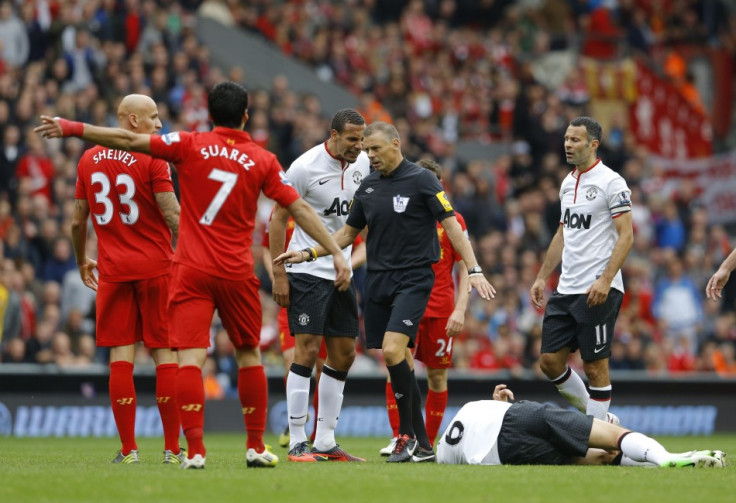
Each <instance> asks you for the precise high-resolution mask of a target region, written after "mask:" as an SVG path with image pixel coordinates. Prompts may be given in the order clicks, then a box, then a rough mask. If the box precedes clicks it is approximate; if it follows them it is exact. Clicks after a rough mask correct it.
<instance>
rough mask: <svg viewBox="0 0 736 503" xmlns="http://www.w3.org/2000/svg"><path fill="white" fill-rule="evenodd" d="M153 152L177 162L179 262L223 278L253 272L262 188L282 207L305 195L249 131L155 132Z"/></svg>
mask: <svg viewBox="0 0 736 503" xmlns="http://www.w3.org/2000/svg"><path fill="white" fill-rule="evenodd" d="M151 154H152V155H153V156H155V157H159V158H163V159H166V160H168V161H170V162H172V163H174V165H175V166H176V169H177V172H178V175H179V187H180V191H181V219H180V224H179V240H178V242H177V247H176V253H175V255H174V261H175V262H177V263H181V264H184V265H186V266H189V267H193V268H195V269H199V270H201V271H204V272H207V273H209V274H212V275H213V276H216V277H220V278H230V279H245V278H250V277H253V275H254V274H255V273H254V270H253V254H252V253H251V245H252V242H253V229H254V227H255V216H256V212H257V209H258V196H259V194H260V192H261V191H262V192H263V193H264V194H265V195H266V196H267V197H269V198H271V199H274V200H275V201H276V202H278V203H279V204H280V205H281V206H284V207H286V206H289V205H290V204H291V203H293V202H294V201H296V200H297V199H298V198H299V195H298V194H297V193H296V191H295V190H294V188H293V187H292V186H291V183H290V182H289V181H288V180H287V179H286V177H285V176H284V172H283V170H282V169H281V165H280V164H279V162H278V160H277V159H276V156H275V155H274V154H272V153H271V152H268V151H267V150H265V149H263V148H262V147H260V146H258V145H257V144H256V143H254V142H253V140H252V139H251V137H250V135H249V134H248V133H246V132H244V131H240V130H235V129H231V128H224V127H216V128H214V129H213V130H212V131H210V132H206V133H187V132H174V133H169V134H166V135H163V136H160V137H159V136H152V137H151Z"/></svg>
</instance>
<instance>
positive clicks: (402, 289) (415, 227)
mask: <svg viewBox="0 0 736 503" xmlns="http://www.w3.org/2000/svg"><path fill="white" fill-rule="evenodd" d="M363 148H364V149H365V151H366V152H367V154H368V158H369V159H370V161H371V167H372V168H373V169H374V170H375V171H374V172H373V173H371V174H370V175H369V176H367V177H366V178H365V179H364V180H363V182H362V183H361V185H360V188H359V189H358V191H357V192H356V193H355V198H354V199H353V202H352V203H351V207H350V215H349V216H348V219H347V222H346V224H345V226H344V227H343V228H342V229H340V230H339V231H337V232H336V233H335V236H334V237H335V240H336V241H337V242H338V244H339V245H340V246H342V247H345V246H347V245H349V244H350V243H352V242H353V241H354V240H355V237H356V236H357V235H358V233H359V232H360V231H361V230H363V229H364V228H365V227H368V229H369V231H368V234H367V237H366V246H367V255H368V262H367V267H368V275H367V278H366V285H365V294H366V308H365V313H364V318H365V329H366V342H367V346H368V348H376V349H377V348H381V349H382V351H383V357H384V360H385V361H386V366H387V368H388V371H389V374H390V375H391V383H392V386H393V389H394V394H395V396H396V405H397V407H398V410H399V440H398V441H397V442H396V448H395V449H394V452H393V453H392V454H391V456H389V458H388V461H389V462H406V461H410V460H412V461H415V462H420V461H433V460H434V452H433V450H432V447H431V444H430V442H429V438H428V437H427V432H426V430H425V428H424V421H423V419H422V397H421V393H420V391H419V386H418V384H417V381H416V377H415V376H414V370H413V366H414V361H413V359H412V356H411V352H410V351H409V348H411V347H413V346H414V340H415V338H416V335H417V330H418V328H419V321H420V320H421V318H422V316H423V315H424V309H425V308H426V306H427V301H428V300H429V295H430V293H431V291H432V285H433V284H434V273H433V271H432V264H433V263H434V262H437V261H438V260H439V258H440V247H439V241H438V240H437V224H436V222H437V221H439V222H440V224H441V225H442V227H443V228H444V230H445V232H446V233H447V236H448V237H449V238H450V241H451V242H452V245H453V246H454V247H455V249H456V250H457V252H458V253H459V254H460V256H461V257H462V258H463V261H464V262H465V265H466V266H467V267H468V274H469V275H470V278H469V282H470V285H471V287H473V288H475V289H476V290H477V291H478V293H479V294H480V296H481V297H482V298H483V299H485V300H490V299H491V298H493V297H494V294H495V293H496V292H495V290H494V288H493V287H492V286H491V284H490V283H488V281H487V280H486V279H485V277H484V276H483V271H482V270H481V268H480V266H478V262H477V261H476V259H475V255H474V254H473V249H472V247H471V246H470V242H469V241H468V239H467V238H466V237H465V235H464V233H463V231H462V228H461V227H460V224H459V223H458V222H457V219H456V218H455V214H454V212H453V210H452V206H451V205H450V202H449V201H448V200H447V197H446V196H445V193H444V190H443V188H442V185H441V184H440V183H439V181H438V180H437V178H436V177H435V176H434V175H433V174H432V173H431V172H430V171H428V170H426V169H423V168H420V167H419V166H417V165H415V164H414V163H411V162H409V161H407V160H406V159H404V157H403V155H402V154H401V141H400V139H399V133H398V131H397V130H396V128H395V127H394V126H392V125H391V124H387V123H385V122H374V123H373V124H371V125H369V126H368V127H367V128H366V129H365V132H364V133H363ZM325 254H326V250H324V249H323V248H322V247H321V246H318V247H317V248H316V249H314V248H312V249H306V250H302V251H290V252H287V253H285V254H283V255H281V256H280V257H278V258H277V259H276V261H275V262H276V263H280V262H291V263H298V262H302V261H304V260H314V259H315V258H316V257H317V256H322V255H325Z"/></svg>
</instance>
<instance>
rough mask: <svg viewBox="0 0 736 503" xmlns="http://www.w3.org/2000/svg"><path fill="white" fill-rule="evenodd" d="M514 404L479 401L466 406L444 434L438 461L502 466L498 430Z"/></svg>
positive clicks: (454, 463)
mask: <svg viewBox="0 0 736 503" xmlns="http://www.w3.org/2000/svg"><path fill="white" fill-rule="evenodd" d="M509 407H511V404H510V403H508V402H501V401H499V400H479V401H477V402H469V403H466V404H465V405H463V407H462V408H461V409H460V410H459V411H458V413H457V414H456V415H455V417H453V418H452V420H451V421H450V425H449V426H448V427H447V429H446V430H445V432H444V433H443V434H442V437H440V442H439V444H438V445H437V462H438V463H444V464H447V465H500V464H501V458H500V457H499V455H498V447H497V445H496V441H497V440H498V433H499V432H500V431H501V424H502V423H503V418H504V416H505V415H506V411H507V410H509Z"/></svg>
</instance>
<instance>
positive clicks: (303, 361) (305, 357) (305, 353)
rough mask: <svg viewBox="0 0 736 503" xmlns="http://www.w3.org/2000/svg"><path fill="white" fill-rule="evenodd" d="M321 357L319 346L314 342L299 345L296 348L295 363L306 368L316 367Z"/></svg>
mask: <svg viewBox="0 0 736 503" xmlns="http://www.w3.org/2000/svg"><path fill="white" fill-rule="evenodd" d="M318 357H319V344H317V343H315V342H314V341H305V342H304V343H302V344H299V343H297V344H296V346H295V348H294V362H296V363H298V364H299V365H304V366H305V367H310V368H311V367H314V364H315V363H316V362H317V358H318Z"/></svg>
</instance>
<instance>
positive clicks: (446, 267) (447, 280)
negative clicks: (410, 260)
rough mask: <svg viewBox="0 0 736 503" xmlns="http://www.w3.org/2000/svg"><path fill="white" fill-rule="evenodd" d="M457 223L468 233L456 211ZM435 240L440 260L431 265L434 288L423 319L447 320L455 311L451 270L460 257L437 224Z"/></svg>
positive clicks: (440, 226) (463, 220)
mask: <svg viewBox="0 0 736 503" xmlns="http://www.w3.org/2000/svg"><path fill="white" fill-rule="evenodd" d="M455 216H456V217H457V221H458V222H459V223H460V227H462V229H463V231H464V232H466V233H467V232H468V230H467V227H466V225H465V219H464V218H463V217H462V215H460V214H459V213H458V212H457V211H456V212H455ZM437 238H438V239H439V240H440V260H439V261H438V262H437V263H435V264H432V269H433V270H434V286H433V287H432V294H431V295H430V296H429V302H427V309H426V310H425V311H424V316H425V317H432V318H447V317H448V316H450V315H451V314H452V311H453V309H455V282H454V281H453V278H452V268H453V267H454V266H455V262H458V261H459V260H462V258H461V257H460V255H459V254H458V253H457V252H456V251H455V248H453V247H452V243H451V242H450V238H448V237H447V234H445V229H443V228H442V225H441V224H440V223H439V222H438V223H437Z"/></svg>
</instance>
